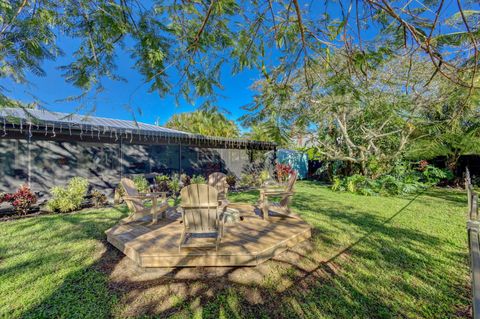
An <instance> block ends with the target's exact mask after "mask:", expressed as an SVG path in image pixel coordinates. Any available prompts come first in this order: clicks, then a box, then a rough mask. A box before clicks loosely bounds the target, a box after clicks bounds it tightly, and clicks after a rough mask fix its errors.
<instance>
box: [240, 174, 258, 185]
mask: <svg viewBox="0 0 480 319" xmlns="http://www.w3.org/2000/svg"><path fill="white" fill-rule="evenodd" d="M239 184H240V186H241V187H252V186H254V185H255V175H253V174H247V173H242V174H241V175H240V181H239Z"/></svg>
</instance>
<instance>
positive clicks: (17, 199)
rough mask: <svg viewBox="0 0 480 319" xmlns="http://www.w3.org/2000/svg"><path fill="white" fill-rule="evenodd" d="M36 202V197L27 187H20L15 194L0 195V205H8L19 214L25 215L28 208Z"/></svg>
mask: <svg viewBox="0 0 480 319" xmlns="http://www.w3.org/2000/svg"><path fill="white" fill-rule="evenodd" d="M36 202H37V196H36V195H35V194H34V193H33V192H32V191H31V190H30V187H28V186H27V185H22V186H21V187H20V188H19V189H18V190H17V191H16V192H15V193H13V194H12V193H2V194H0V204H1V203H10V204H11V205H12V206H13V208H15V211H16V212H17V213H20V214H26V213H27V212H28V210H29V209H30V207H32V205H33V204H35V203H36Z"/></svg>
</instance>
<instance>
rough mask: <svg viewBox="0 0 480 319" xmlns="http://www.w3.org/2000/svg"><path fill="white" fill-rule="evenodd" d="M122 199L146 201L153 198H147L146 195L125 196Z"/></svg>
mask: <svg viewBox="0 0 480 319" xmlns="http://www.w3.org/2000/svg"><path fill="white" fill-rule="evenodd" d="M122 198H123V199H124V200H132V199H141V200H145V199H149V198H151V197H149V196H145V195H125V196H122Z"/></svg>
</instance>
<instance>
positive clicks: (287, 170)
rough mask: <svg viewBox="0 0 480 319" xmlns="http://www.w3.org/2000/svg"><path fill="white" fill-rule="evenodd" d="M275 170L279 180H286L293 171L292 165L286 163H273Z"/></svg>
mask: <svg viewBox="0 0 480 319" xmlns="http://www.w3.org/2000/svg"><path fill="white" fill-rule="evenodd" d="M275 170H276V171H277V178H278V181H279V182H286V181H287V180H288V178H289V177H290V175H291V174H292V173H293V169H292V167H291V166H290V165H288V164H280V163H277V165H275Z"/></svg>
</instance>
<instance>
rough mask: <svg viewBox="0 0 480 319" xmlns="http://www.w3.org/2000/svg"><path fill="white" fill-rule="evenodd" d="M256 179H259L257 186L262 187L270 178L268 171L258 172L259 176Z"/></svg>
mask: <svg viewBox="0 0 480 319" xmlns="http://www.w3.org/2000/svg"><path fill="white" fill-rule="evenodd" d="M258 179H259V184H260V185H263V183H265V182H266V181H268V180H270V179H272V178H271V177H270V173H269V171H267V170H263V171H261V172H260V175H259V176H258Z"/></svg>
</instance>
